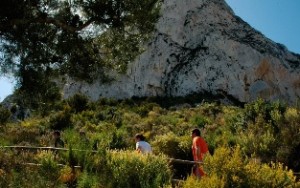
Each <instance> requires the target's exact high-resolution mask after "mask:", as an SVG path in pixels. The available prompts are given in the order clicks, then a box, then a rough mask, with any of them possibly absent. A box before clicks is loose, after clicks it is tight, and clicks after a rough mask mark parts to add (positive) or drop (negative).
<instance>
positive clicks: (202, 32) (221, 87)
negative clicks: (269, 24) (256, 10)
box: [64, 0, 300, 103]
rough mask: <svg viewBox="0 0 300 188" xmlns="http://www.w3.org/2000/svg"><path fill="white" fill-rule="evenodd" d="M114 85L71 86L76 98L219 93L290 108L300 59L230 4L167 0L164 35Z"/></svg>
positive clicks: (298, 92)
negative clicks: (285, 104) (281, 102)
mask: <svg viewBox="0 0 300 188" xmlns="http://www.w3.org/2000/svg"><path fill="white" fill-rule="evenodd" d="M114 76H115V77H116V81H115V82H113V83H110V84H109V85H105V84H101V83H100V82H95V83H94V84H91V85H87V84H84V83H79V82H72V81H71V80H69V81H68V82H67V84H66V85H65V88H64V89H65V97H68V96H70V95H73V94H74V93H76V92H81V93H84V94H86V95H88V96H90V97H91V98H92V99H94V100H96V99H98V98H99V97H113V98H118V99H120V98H130V97H133V96H137V97H145V96H185V95H188V94H192V93H211V94H212V95H218V96H219V95H221V96H223V97H224V98H227V99H234V100H237V101H240V102H249V101H253V100H255V99H256V98H257V97H261V98H264V99H266V100H276V99H281V100H284V101H287V102H289V103H293V102H295V101H296V100H297V99H298V98H299V97H300V55H299V54H295V53H292V52H289V51H288V50H287V49H286V48H285V47H284V46H283V45H281V44H278V43H275V42H273V41H271V40H269V39H268V38H266V37H265V36H263V35H262V34H261V33H260V32H258V31H256V30H254V29H253V28H252V27H251V26H249V25H248V24H247V23H246V22H244V21H243V20H241V19H240V18H239V17H237V16H235V15H234V13H233V11H232V10H231V8H230V7H229V6H228V5H227V4H226V3H225V1H224V0H184V1H182V0H165V1H164V4H163V6H162V17H161V18H160V20H159V21H158V23H157V31H156V33H155V34H154V37H153V40H152V41H151V42H150V43H149V44H148V45H147V47H146V51H145V52H144V53H143V54H141V55H140V56H139V57H138V58H137V59H136V61H135V62H133V63H132V64H131V65H130V67H129V68H128V71H127V73H126V74H125V75H114Z"/></svg>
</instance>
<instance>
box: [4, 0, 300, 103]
mask: <svg viewBox="0 0 300 188" xmlns="http://www.w3.org/2000/svg"><path fill="white" fill-rule="evenodd" d="M225 1H226V2H227V3H228V4H229V6H230V7H231V8H232V9H233V11H234V12H235V14H236V15H238V16H240V17H241V18H242V19H243V20H245V21H246V22H248V23H249V24H250V25H251V26H252V27H253V28H255V29H257V30H258V31H260V32H261V33H263V34H264V35H265V36H266V37H268V38H270V39H271V40H273V41H275V42H278V43H281V44H284V45H285V46H286V47H287V48H288V49H289V50H290V51H292V52H296V53H298V54H300V19H299V18H300V0H225ZM13 87H14V86H13V84H12V80H11V79H7V78H3V77H0V102H1V101H2V100H3V99H4V98H5V97H6V96H7V95H9V94H11V93H12V92H13Z"/></svg>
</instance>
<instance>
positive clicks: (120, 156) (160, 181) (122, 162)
mask: <svg viewBox="0 0 300 188" xmlns="http://www.w3.org/2000/svg"><path fill="white" fill-rule="evenodd" d="M107 157H108V158H107V168H108V171H109V172H110V173H109V174H110V176H109V177H107V178H108V179H107V180H108V181H109V182H107V184H108V187H124V188H126V187H128V188H131V187H135V188H157V187H167V186H170V183H171V177H172V173H171V170H170V167H169V164H168V160H167V158H166V157H164V156H162V155H159V156H155V155H141V154H139V153H136V152H129V151H113V152H110V153H109V154H108V156H107Z"/></svg>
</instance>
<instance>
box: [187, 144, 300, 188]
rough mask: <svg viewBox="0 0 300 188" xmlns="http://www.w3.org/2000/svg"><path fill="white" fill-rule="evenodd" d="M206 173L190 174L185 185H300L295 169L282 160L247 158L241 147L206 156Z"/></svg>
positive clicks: (219, 150)
mask: <svg viewBox="0 0 300 188" xmlns="http://www.w3.org/2000/svg"><path fill="white" fill-rule="evenodd" d="M204 170H205V172H206V176H204V177H203V178H201V179H200V180H197V179H195V178H192V177H190V178H188V180H187V181H186V182H185V183H184V185H183V187H299V186H300V182H297V181H296V177H295V176H294V175H293V172H292V171H288V170H287V168H285V167H284V166H283V165H282V164H280V163H271V164H270V165H267V164H265V163H260V162H258V161H257V160H255V159H249V158H248V159H247V158H244V157H243V155H242V151H241V149H240V148H239V147H235V148H233V149H230V148H228V147H220V148H218V149H216V151H215V153H214V155H212V156H209V155H208V156H206V157H205V159H204Z"/></svg>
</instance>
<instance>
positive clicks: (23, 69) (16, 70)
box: [0, 0, 160, 95]
mask: <svg viewBox="0 0 300 188" xmlns="http://www.w3.org/2000/svg"><path fill="white" fill-rule="evenodd" d="M159 10H160V1H159V0H142V1H141V0H2V1H1V2H0V66H1V67H0V68H1V70H0V71H1V73H13V74H14V75H15V76H16V77H17V78H18V80H19V86H20V90H22V92H25V93H27V94H28V92H29V95H30V92H37V90H41V88H43V86H45V85H47V84H46V83H48V82H49V81H50V80H51V79H49V78H51V77H53V76H54V75H56V76H57V75H68V76H71V77H73V78H78V79H81V80H85V81H88V82H92V81H93V80H94V79H95V78H98V79H99V78H102V79H106V78H107V77H106V74H105V72H106V71H107V70H109V69H114V70H117V71H119V72H122V71H124V70H126V67H127V64H128V63H129V62H131V61H132V60H133V59H134V58H135V57H136V56H137V55H138V54H140V53H141V52H142V50H143V49H142V45H143V43H144V42H145V41H146V40H147V39H149V37H150V36H151V33H152V32H153V31H154V24H155V22H156V21H157V19H158V17H159ZM45 89H46V90H47V89H49V88H45ZM42 93H45V91H42Z"/></svg>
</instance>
